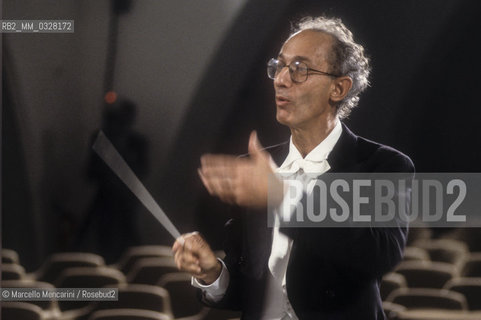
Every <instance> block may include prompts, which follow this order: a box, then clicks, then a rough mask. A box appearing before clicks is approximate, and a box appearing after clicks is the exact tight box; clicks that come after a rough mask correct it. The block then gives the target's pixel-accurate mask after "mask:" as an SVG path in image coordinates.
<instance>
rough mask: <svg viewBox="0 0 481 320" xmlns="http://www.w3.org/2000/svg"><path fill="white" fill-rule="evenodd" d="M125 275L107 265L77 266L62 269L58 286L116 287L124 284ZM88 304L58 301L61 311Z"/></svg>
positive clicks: (86, 302)
mask: <svg viewBox="0 0 481 320" xmlns="http://www.w3.org/2000/svg"><path fill="white" fill-rule="evenodd" d="M125 283H126V280H125V276H124V275H123V274H122V272H120V271H119V270H117V269H114V268H109V267H79V268H69V269H66V270H64V271H63V272H62V273H61V275H60V276H59V278H58V280H57V282H56V286H57V287H58V288H102V287H112V288H118V287H119V286H120V285H121V284H125ZM87 305H89V301H59V306H60V309H61V310H62V311H64V310H72V309H80V308H84V307H86V306H87Z"/></svg>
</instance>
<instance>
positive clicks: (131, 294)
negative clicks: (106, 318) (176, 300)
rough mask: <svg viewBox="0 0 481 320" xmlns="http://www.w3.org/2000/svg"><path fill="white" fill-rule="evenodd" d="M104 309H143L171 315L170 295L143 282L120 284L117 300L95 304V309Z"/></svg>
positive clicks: (162, 289)
mask: <svg viewBox="0 0 481 320" xmlns="http://www.w3.org/2000/svg"><path fill="white" fill-rule="evenodd" d="M104 309H143V310H151V311H156V312H161V313H165V314H167V315H170V316H172V307H171V303H170V296H169V293H168V292H167V290H165V289H164V288H161V287H158V286H151V285H144V284H127V285H122V286H120V287H119V295H118V300H117V301H102V302H99V303H98V304H97V305H96V306H95V310H104Z"/></svg>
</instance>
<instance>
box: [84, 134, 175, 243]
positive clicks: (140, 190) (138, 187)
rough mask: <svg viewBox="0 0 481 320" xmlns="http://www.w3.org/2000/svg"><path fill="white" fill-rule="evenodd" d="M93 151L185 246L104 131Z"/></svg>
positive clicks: (98, 137)
mask: <svg viewBox="0 0 481 320" xmlns="http://www.w3.org/2000/svg"><path fill="white" fill-rule="evenodd" d="M92 149H94V151H95V152H96V153H97V154H98V155H99V157H100V158H102V160H104V162H105V163H106V164H107V166H109V168H110V169H112V171H113V172H115V174H116V175H117V176H118V177H119V178H120V180H122V182H123V183H124V184H125V185H126V186H127V187H128V188H129V189H130V191H132V193H133V194H134V195H135V196H136V197H137V199H139V200H140V202H142V204H143V205H144V206H145V207H146V208H147V210H149V212H150V213H151V214H152V215H153V216H154V217H155V218H156V219H157V220H158V221H159V222H160V223H161V224H162V226H164V228H165V229H166V230H167V231H168V232H169V233H170V234H171V235H172V237H174V239H176V240H178V241H179V242H180V243H181V244H182V245H184V239H183V238H182V237H181V236H180V233H179V231H178V230H177V228H176V227H175V226H174V225H173V224H172V222H171V221H170V219H169V217H167V215H166V214H165V212H164V210H162V208H161V207H160V206H159V205H158V204H157V202H156V201H155V200H154V198H152V196H151V195H150V193H149V191H147V189H146V188H145V187H144V185H143V184H142V182H140V180H139V178H137V176H136V175H135V173H134V172H133V171H132V169H130V167H129V165H128V164H127V162H125V160H124V159H123V158H122V156H121V155H120V153H119V152H118V151H117V149H115V147H114V145H113V144H112V142H110V140H109V139H108V138H107V137H106V136H105V134H104V133H103V131H102V130H100V132H99V134H98V136H97V139H95V142H94V144H93V146H92Z"/></svg>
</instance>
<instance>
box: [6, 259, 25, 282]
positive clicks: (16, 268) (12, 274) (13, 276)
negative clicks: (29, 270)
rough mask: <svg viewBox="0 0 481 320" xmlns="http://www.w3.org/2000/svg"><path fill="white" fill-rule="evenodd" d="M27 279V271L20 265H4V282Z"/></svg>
mask: <svg viewBox="0 0 481 320" xmlns="http://www.w3.org/2000/svg"><path fill="white" fill-rule="evenodd" d="M21 279H25V269H24V268H23V267H22V266H21V265H18V264H14V263H8V264H2V280H21Z"/></svg>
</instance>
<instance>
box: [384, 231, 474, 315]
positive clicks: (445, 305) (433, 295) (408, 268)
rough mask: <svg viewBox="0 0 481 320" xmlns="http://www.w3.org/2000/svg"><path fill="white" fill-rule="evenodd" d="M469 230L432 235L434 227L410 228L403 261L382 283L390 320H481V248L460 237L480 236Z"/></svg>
mask: <svg viewBox="0 0 481 320" xmlns="http://www.w3.org/2000/svg"><path fill="white" fill-rule="evenodd" d="M468 231H469V232H465V230H461V231H459V230H455V231H454V233H446V234H445V236H444V237H443V238H438V239H432V238H431V237H432V230H429V229H422V228H421V229H419V228H412V229H411V230H410V237H409V239H408V246H407V247H406V248H405V251H404V258H403V261H402V262H401V263H400V264H399V265H398V266H396V268H395V269H394V270H393V272H391V273H388V274H386V275H385V276H384V277H383V279H382V282H381V288H380V289H381V298H382V300H383V308H384V310H385V313H386V315H387V317H388V319H390V320H403V319H404V320H434V319H436V320H458V319H459V320H461V319H462V320H469V319H478V320H479V319H481V252H476V251H477V250H481V246H480V243H477V242H476V241H469V242H465V241H461V239H470V240H473V239H478V238H479V236H477V235H475V234H474V232H473V231H476V230H475V229H472V230H469V229H468ZM453 235H455V236H453ZM460 235H462V236H460Z"/></svg>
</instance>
